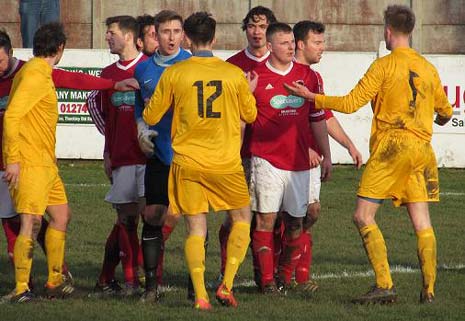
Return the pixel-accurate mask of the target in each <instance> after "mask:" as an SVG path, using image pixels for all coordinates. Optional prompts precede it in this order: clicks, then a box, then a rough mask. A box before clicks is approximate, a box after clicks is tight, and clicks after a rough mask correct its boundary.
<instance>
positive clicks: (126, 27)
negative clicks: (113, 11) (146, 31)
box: [105, 16, 139, 44]
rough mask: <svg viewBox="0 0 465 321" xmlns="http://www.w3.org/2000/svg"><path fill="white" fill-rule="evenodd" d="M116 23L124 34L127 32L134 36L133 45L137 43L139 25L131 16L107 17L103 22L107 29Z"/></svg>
mask: <svg viewBox="0 0 465 321" xmlns="http://www.w3.org/2000/svg"><path fill="white" fill-rule="evenodd" d="M114 23H117V24H118V27H119V28H120V29H121V31H122V32H123V33H124V34H126V33H128V32H130V33H132V34H133V36H134V44H136V43H137V37H138V35H139V24H138V23H137V20H136V18H134V17H131V16H114V17H109V18H107V20H105V24H106V26H107V27H109V26H110V25H112V24H114Z"/></svg>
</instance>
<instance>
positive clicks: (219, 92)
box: [143, 12, 257, 310]
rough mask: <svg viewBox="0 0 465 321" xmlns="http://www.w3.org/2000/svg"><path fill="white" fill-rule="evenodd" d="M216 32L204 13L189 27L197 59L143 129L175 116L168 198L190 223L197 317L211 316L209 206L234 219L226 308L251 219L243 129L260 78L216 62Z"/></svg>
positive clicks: (153, 103)
mask: <svg viewBox="0 0 465 321" xmlns="http://www.w3.org/2000/svg"><path fill="white" fill-rule="evenodd" d="M215 28H216V21H215V20H214V19H213V18H212V17H211V15H210V14H208V13H206V12H197V13H194V14H192V15H191V16H190V17H189V18H188V19H187V20H186V21H185V22H184V32H185V35H186V37H187V40H188V42H189V43H190V44H191V50H192V53H193V57H191V58H189V59H187V60H184V61H181V62H178V63H176V64H175V65H173V66H172V67H168V68H167V69H166V70H165V71H164V73H163V74H162V76H161V78H160V81H159V83H158V85H157V88H156V90H155V93H154V94H153V96H152V97H151V99H150V101H149V102H148V104H147V106H146V107H145V109H144V112H143V117H144V120H145V122H146V123H148V124H149V125H153V124H156V123H157V122H159V121H160V119H161V117H162V116H163V115H164V114H165V112H166V111H167V110H168V109H170V107H172V108H173V124H172V130H171V133H172V134H171V136H172V146H173V150H174V157H173V163H172V165H171V171H170V176H169V183H168V196H169V201H170V205H171V206H172V208H173V212H174V213H181V214H183V215H184V218H185V221H186V225H187V234H188V235H187V239H186V243H185V255H186V261H187V265H188V268H189V273H190V275H191V278H192V282H193V284H194V290H195V303H194V307H195V308H196V309H200V310H210V309H211V305H210V303H209V298H208V294H207V291H206V289H205V282H204V271H205V263H204V261H205V249H204V240H205V235H206V232H207V218H206V215H207V214H208V211H209V206H211V208H212V209H213V210H214V211H222V210H226V211H228V212H229V215H230V216H231V218H232V222H233V226H232V229H231V234H230V236H229V240H228V245H227V260H226V270H225V275H224V278H223V282H222V283H221V285H220V286H219V288H218V290H217V292H216V298H217V299H218V301H219V302H220V303H221V304H223V305H226V306H233V307H235V306H237V301H236V300H235V298H234V296H233V293H232V287H233V280H234V276H235V274H236V272H237V269H238V268H239V265H240V264H241V262H242V261H243V259H244V257H245V254H246V251H247V246H248V244H249V242H250V236H249V232H250V219H251V214H250V208H249V203H250V199H249V193H248V190H247V185H246V182H245V177H244V171H243V168H242V165H241V158H240V145H241V124H240V121H241V120H242V121H244V122H246V123H251V122H253V121H254V120H255V117H256V115H257V109H256V106H255V98H254V97H253V95H252V93H251V89H252V91H253V90H254V89H255V86H256V82H257V78H256V77H253V76H251V75H250V74H249V75H248V77H247V78H248V80H249V83H248V81H247V79H246V77H245V76H244V73H243V71H242V70H241V69H239V68H238V67H236V66H233V65H231V64H229V63H227V62H224V61H222V60H221V59H219V58H217V57H214V56H213V54H212V46H213V43H214V38H215ZM252 78H253V79H252ZM249 86H250V88H249Z"/></svg>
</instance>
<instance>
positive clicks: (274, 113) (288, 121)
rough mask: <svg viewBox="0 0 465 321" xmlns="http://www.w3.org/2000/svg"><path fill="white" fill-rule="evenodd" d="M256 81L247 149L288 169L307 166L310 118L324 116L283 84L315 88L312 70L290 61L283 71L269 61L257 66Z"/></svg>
mask: <svg viewBox="0 0 465 321" xmlns="http://www.w3.org/2000/svg"><path fill="white" fill-rule="evenodd" d="M255 71H256V72H257V73H258V85H257V89H255V92H254V95H255V98H256V100H257V110H258V115H257V119H256V120H255V122H254V123H253V124H252V133H251V143H250V150H251V152H252V155H256V156H258V157H261V158H264V159H266V160H267V161H269V162H270V163H271V164H272V165H273V166H275V167H277V168H280V169H284V170H291V171H301V170H307V169H310V163H309V157H308V146H309V137H310V126H309V119H310V121H322V120H324V119H325V115H324V112H323V111H316V110H315V109H314V107H312V104H310V102H309V101H307V100H305V99H304V98H301V97H297V96H292V95H289V94H288V92H287V91H286V89H285V88H284V84H285V83H286V84H292V82H294V81H297V82H302V83H303V84H304V85H305V86H307V88H309V89H310V90H311V91H316V90H317V89H318V80H317V78H316V75H315V73H313V72H311V70H310V69H309V68H308V66H305V65H301V64H299V63H296V62H293V63H291V65H290V67H289V69H288V70H286V71H284V72H283V71H279V70H277V69H275V68H273V66H271V64H270V63H269V61H268V62H266V63H265V64H263V65H261V66H258V67H257V68H256V69H255Z"/></svg>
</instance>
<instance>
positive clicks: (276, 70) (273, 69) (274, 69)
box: [265, 60, 294, 76]
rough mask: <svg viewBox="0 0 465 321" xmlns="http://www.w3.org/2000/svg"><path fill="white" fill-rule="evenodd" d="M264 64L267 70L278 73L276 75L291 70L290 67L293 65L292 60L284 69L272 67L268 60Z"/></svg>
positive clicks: (284, 73) (284, 74) (283, 74)
mask: <svg viewBox="0 0 465 321" xmlns="http://www.w3.org/2000/svg"><path fill="white" fill-rule="evenodd" d="M265 65H266V66H267V67H268V69H269V70H271V71H272V72H274V73H275V74H278V75H281V76H286V75H287V74H288V73H290V72H291V70H292V68H293V67H294V62H292V61H291V64H290V65H289V68H287V69H286V70H278V69H276V68H275V67H273V66H272V65H271V64H270V61H269V60H268V61H267V62H265Z"/></svg>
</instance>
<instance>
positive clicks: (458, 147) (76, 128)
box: [15, 45, 465, 167]
mask: <svg viewBox="0 0 465 321" xmlns="http://www.w3.org/2000/svg"><path fill="white" fill-rule="evenodd" d="M381 47H382V45H381V46H380V48H381ZM233 53H234V51H217V52H215V54H216V55H217V56H219V57H221V58H224V59H226V58H227V57H229V56H231V55H232V54H233ZM380 54H381V55H384V54H386V53H385V52H382V50H381V52H380ZM15 56H16V57H18V58H20V59H24V60H27V59H29V58H30V57H31V56H32V53H31V51H30V50H28V49H17V50H15ZM377 56H378V53H375V52H373V53H366V52H364V53H360V52H327V53H325V54H324V57H323V59H322V61H321V62H320V64H319V65H317V66H316V67H315V69H317V70H318V71H319V72H320V73H321V74H322V76H323V80H324V83H325V92H326V94H328V95H343V94H346V93H347V92H349V90H350V89H351V88H352V87H353V86H354V85H355V84H356V83H357V81H358V80H359V79H360V78H361V77H362V76H363V74H364V72H365V71H366V70H367V69H368V67H369V65H370V64H371V63H372V61H373V60H375V59H376V58H377ZM426 57H427V59H429V60H430V61H431V62H432V63H433V64H434V65H435V66H436V67H437V68H438V71H439V74H440V77H441V80H442V83H443V85H444V86H447V87H448V97H449V101H450V102H451V104H453V106H454V119H455V121H454V122H450V123H449V124H448V125H446V126H445V127H440V126H436V125H435V127H434V136H433V146H434V149H435V151H436V155H437V159H438V163H439V166H445V167H465V148H464V146H465V125H464V122H465V56H463V55H429V56H426ZM116 59H117V57H116V56H115V55H111V54H110V53H109V52H108V51H107V50H96V49H93V50H84V49H82V50H81V49H66V50H65V55H64V56H63V59H62V61H61V62H60V65H59V66H62V67H104V66H106V65H108V64H110V63H112V62H114V61H115V60H116ZM336 117H337V118H338V119H339V121H340V122H341V124H342V126H343V127H344V129H345V130H346V132H347V133H348V134H349V136H350V137H351V138H352V140H353V142H354V143H355V144H356V146H357V147H358V148H359V150H360V151H361V153H362V155H363V158H364V160H365V161H366V159H368V156H369V152H368V140H369V135H370V126H371V119H372V112H371V108H370V107H369V106H365V107H364V108H362V109H361V110H359V111H358V112H356V113H355V114H352V115H345V114H339V113H336ZM331 150H332V155H333V156H332V158H333V163H341V164H348V163H351V162H352V160H351V158H350V157H349V155H348V153H347V152H346V150H345V149H344V148H342V147H341V146H339V145H338V144H337V143H336V142H334V141H331ZM102 151H103V136H102V135H100V134H99V133H98V132H97V130H96V129H95V128H94V126H92V125H84V124H81V125H73V124H58V128H57V147H56V153H57V157H58V158H76V159H79V158H82V159H101V158H102Z"/></svg>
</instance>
